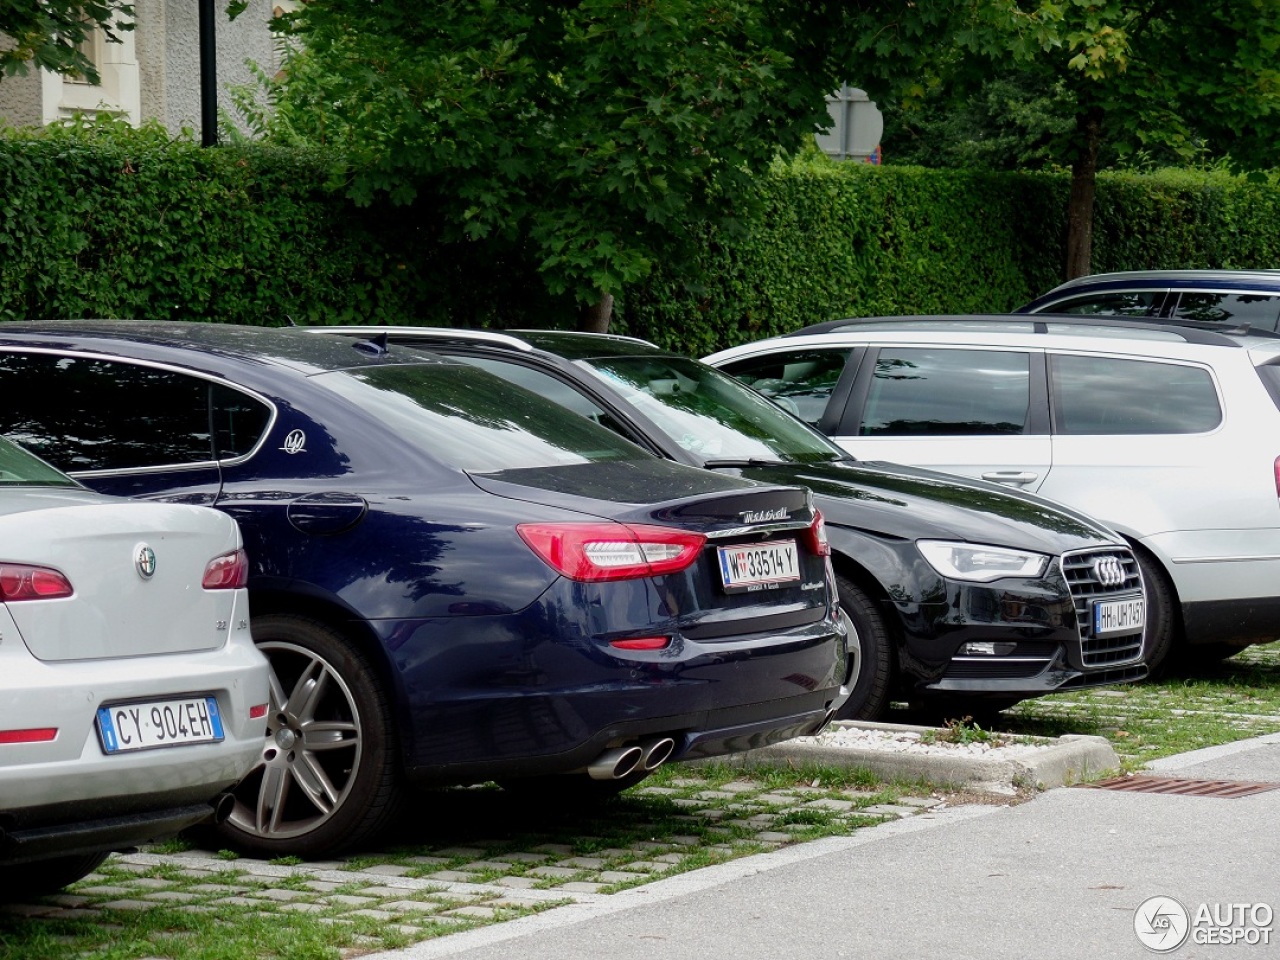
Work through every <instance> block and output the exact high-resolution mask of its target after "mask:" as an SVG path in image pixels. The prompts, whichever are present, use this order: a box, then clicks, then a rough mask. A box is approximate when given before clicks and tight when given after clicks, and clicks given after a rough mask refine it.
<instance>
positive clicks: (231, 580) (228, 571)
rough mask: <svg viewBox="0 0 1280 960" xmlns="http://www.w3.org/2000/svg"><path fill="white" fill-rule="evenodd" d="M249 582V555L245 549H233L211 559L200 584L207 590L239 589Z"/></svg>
mask: <svg viewBox="0 0 1280 960" xmlns="http://www.w3.org/2000/svg"><path fill="white" fill-rule="evenodd" d="M248 583H249V557H248V556H247V555H246V554H245V552H244V551H243V550H233V551H231V552H230V553H224V554H223V555H222V556H220V557H214V558H213V559H212V560H210V561H209V565H208V566H207V567H205V568H204V580H203V581H201V584H200V585H201V586H202V587H204V588H205V589H206V590H239V589H240V588H241V587H243V586H245V585H247V584H248Z"/></svg>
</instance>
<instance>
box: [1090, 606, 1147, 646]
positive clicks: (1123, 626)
mask: <svg viewBox="0 0 1280 960" xmlns="http://www.w3.org/2000/svg"><path fill="white" fill-rule="evenodd" d="M1145 616H1146V609H1145V605H1144V604H1143V601H1142V598H1141V597H1130V598H1129V599H1128V600H1098V601H1095V602H1094V604H1093V635H1094V636H1095V637H1108V636H1111V635H1112V634H1116V633H1137V632H1138V631H1139V630H1141V629H1142V625H1143V623H1144V622H1145Z"/></svg>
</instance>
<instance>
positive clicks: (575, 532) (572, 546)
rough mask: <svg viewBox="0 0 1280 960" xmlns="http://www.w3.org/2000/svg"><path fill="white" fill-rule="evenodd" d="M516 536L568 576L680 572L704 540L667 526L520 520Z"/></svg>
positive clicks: (621, 577) (586, 578)
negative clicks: (528, 521)
mask: <svg viewBox="0 0 1280 960" xmlns="http://www.w3.org/2000/svg"><path fill="white" fill-rule="evenodd" d="M516 532H517V533H519V534H520V539H522V540H523V541H524V542H525V543H527V544H528V545H529V549H531V550H532V551H533V552H534V553H536V554H537V555H538V556H539V557H541V558H542V559H543V560H545V561H546V562H547V563H548V564H550V565H551V566H552V567H553V568H554V569H555V570H557V571H559V572H560V573H562V574H564V575H565V576H566V577H568V578H569V579H571V580H582V581H593V580H629V579H633V578H635V577H652V576H657V575H658V574H663V573H675V572H676V571H678V570H683V569H685V568H686V567H688V566H689V565H691V564H692V563H693V561H694V560H696V559H697V558H698V554H699V553H700V552H701V550H702V546H703V544H705V543H706V542H707V538H706V537H704V536H703V535H702V534H700V533H690V532H688V531H687V530H673V529H671V528H670V527H651V526H644V525H634V524H631V525H626V524H621V523H522V524H519V525H518V526H517V527H516Z"/></svg>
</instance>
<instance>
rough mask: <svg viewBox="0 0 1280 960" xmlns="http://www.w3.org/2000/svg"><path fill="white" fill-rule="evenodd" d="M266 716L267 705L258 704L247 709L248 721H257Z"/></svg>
mask: <svg viewBox="0 0 1280 960" xmlns="http://www.w3.org/2000/svg"><path fill="white" fill-rule="evenodd" d="M266 715H267V705H266V704H265V703H259V704H256V705H254V706H252V707H250V708H249V719H250V720H257V719H258V718H260V717H265V716H266Z"/></svg>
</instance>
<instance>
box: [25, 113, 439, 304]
mask: <svg viewBox="0 0 1280 960" xmlns="http://www.w3.org/2000/svg"><path fill="white" fill-rule="evenodd" d="M326 164H327V161H326V159H325V157H324V156H323V155H322V154H319V153H317V152H315V151H310V152H306V151H299V150H282V149H279V148H272V147H264V146H262V145H252V144H245V145H237V146H233V147H226V148H219V149H217V150H202V149H201V148H200V147H199V146H198V145H197V144H196V143H194V142H192V141H191V140H189V139H179V140H171V139H170V138H169V136H168V134H167V133H166V132H165V131H164V130H163V129H161V128H159V127H158V126H149V127H145V128H143V129H141V130H133V129H131V128H130V127H129V126H128V125H127V124H124V123H122V122H119V121H113V120H111V119H109V118H99V119H98V120H96V121H95V122H93V123H85V122H81V123H79V124H73V125H69V126H67V127H50V128H47V129H45V130H43V131H38V132H17V131H7V132H4V133H2V134H0V319H3V320H17V319H30V320H44V319H56V318H63V317H86V316H95V317H131V318H136V319H150V320H167V319H182V320H215V321H221V322H239V323H251V324H267V325H282V324H285V323H287V322H288V319H287V318H292V319H293V320H294V321H295V322H297V323H299V324H302V323H341V322H354V321H360V320H365V321H374V320H378V319H381V320H391V319H403V318H405V317H413V316H415V315H417V314H418V313H419V310H420V309H421V308H423V305H426V308H425V312H423V313H422V314H421V315H422V316H423V317H424V318H425V319H431V318H432V317H433V316H434V317H436V318H437V319H438V318H439V315H438V311H439V309H440V307H439V306H438V303H439V298H438V297H437V296H436V295H435V291H434V290H433V288H432V286H433V276H434V275H433V274H432V272H431V271H432V268H433V267H434V266H435V263H434V261H433V260H432V259H431V257H430V256H429V255H428V253H429V251H430V250H431V249H432V244H431V238H429V237H424V236H421V235H420V234H419V233H418V231H417V229H416V227H417V225H416V223H415V222H414V221H413V219H412V217H403V216H402V217H399V218H396V219H395V220H389V219H388V218H386V217H385V216H384V215H383V214H384V211H382V210H381V209H380V208H377V207H375V208H370V209H366V210H357V209H356V208H354V207H353V206H352V205H351V204H349V203H345V202H343V201H341V200H340V199H335V198H333V197H332V196H330V195H329V194H328V193H327V192H325V191H324V189H323V187H322V181H323V179H324V171H325V169H326ZM411 262H412V263H413V264H414V266H413V268H412V269H411V268H410V267H409V263H411ZM438 269H439V270H441V271H445V272H448V271H450V270H451V269H452V268H450V267H449V266H448V265H440V266H439V267H438ZM457 272H458V271H457V270H456V269H452V273H454V274H456V273H457Z"/></svg>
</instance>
